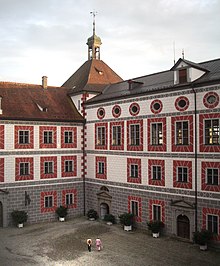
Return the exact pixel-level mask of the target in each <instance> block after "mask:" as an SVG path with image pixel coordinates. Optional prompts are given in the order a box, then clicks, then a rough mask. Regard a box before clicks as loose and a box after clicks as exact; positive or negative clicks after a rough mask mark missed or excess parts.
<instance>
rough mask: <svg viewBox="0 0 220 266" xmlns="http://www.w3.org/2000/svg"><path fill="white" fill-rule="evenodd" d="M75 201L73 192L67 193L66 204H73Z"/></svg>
mask: <svg viewBox="0 0 220 266" xmlns="http://www.w3.org/2000/svg"><path fill="white" fill-rule="evenodd" d="M73 203H74V195H73V193H67V194H66V195H65V205H72V204H73Z"/></svg>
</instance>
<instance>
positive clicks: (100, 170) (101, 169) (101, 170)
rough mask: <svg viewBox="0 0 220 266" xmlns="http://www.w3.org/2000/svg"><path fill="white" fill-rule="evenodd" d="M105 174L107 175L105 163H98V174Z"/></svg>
mask: <svg viewBox="0 0 220 266" xmlns="http://www.w3.org/2000/svg"><path fill="white" fill-rule="evenodd" d="M104 173H105V163H104V162H98V174H104Z"/></svg>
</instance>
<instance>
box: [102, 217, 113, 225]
mask: <svg viewBox="0 0 220 266" xmlns="http://www.w3.org/2000/svg"><path fill="white" fill-rule="evenodd" d="M104 221H106V222H107V224H108V225H112V224H115V216H114V215H113V214H106V215H105V216H104Z"/></svg>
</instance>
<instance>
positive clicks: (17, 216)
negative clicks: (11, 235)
mask: <svg viewBox="0 0 220 266" xmlns="http://www.w3.org/2000/svg"><path fill="white" fill-rule="evenodd" d="M11 217H12V219H13V221H14V223H15V224H16V225H18V224H23V223H25V222H27V218H28V215H27V212H26V211H17V210H14V211H13V212H12V213H11Z"/></svg>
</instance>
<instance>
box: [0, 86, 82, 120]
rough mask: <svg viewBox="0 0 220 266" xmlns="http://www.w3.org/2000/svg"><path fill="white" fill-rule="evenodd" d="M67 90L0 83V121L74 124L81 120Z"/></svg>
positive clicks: (63, 88)
mask: <svg viewBox="0 0 220 266" xmlns="http://www.w3.org/2000/svg"><path fill="white" fill-rule="evenodd" d="M68 91H69V88H65V87H51V86H48V87H47V89H43V87H42V86H41V85H34V84H24V83H13V82H0V97H1V98H2V101H1V107H0V109H1V110H2V114H0V120H1V119H15V120H21V119H23V120H33V121H34V120H42V121H73V122H82V121H83V117H82V116H81V115H80V114H79V113H78V111H77V109H76V107H75V106H74V104H73V103H72V101H71V99H70V97H69V96H68V95H67V92H68Z"/></svg>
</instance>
